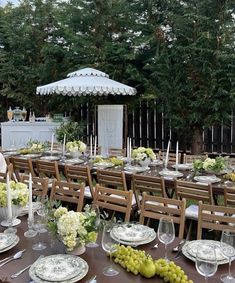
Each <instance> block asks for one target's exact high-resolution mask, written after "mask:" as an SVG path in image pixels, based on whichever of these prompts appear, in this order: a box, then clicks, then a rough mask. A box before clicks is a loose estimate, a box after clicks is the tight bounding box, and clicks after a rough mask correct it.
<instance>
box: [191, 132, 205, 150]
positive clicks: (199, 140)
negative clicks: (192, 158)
mask: <svg viewBox="0 0 235 283" xmlns="http://www.w3.org/2000/svg"><path fill="white" fill-rule="evenodd" d="M202 133H203V131H202V130H201V129H194V133H193V139H192V143H191V153H192V154H197V155H200V154H202V152H203V137H202Z"/></svg>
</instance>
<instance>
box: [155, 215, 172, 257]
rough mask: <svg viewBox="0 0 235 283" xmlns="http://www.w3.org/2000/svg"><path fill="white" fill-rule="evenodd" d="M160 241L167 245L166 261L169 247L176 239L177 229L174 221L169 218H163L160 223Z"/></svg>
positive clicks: (158, 231)
mask: <svg viewBox="0 0 235 283" xmlns="http://www.w3.org/2000/svg"><path fill="white" fill-rule="evenodd" d="M157 235H158V239H159V241H160V242H161V243H163V244H164V245H165V260H167V261H169V260H168V258H167V245H168V244H170V243H172V242H173V241H174V239H175V227H174V223H173V220H172V219H170V218H167V217H162V218H161V219H160V221H159V225H158V230H157Z"/></svg>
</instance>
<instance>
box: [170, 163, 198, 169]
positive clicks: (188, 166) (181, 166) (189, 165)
mask: <svg viewBox="0 0 235 283" xmlns="http://www.w3.org/2000/svg"><path fill="white" fill-rule="evenodd" d="M172 167H173V168H177V169H178V170H191V169H193V163H182V164H178V165H175V164H174V165H172Z"/></svg>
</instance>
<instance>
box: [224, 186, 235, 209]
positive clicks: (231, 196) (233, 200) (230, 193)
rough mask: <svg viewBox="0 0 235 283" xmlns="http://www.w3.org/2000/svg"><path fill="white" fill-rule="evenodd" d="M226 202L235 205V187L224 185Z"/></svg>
mask: <svg viewBox="0 0 235 283" xmlns="http://www.w3.org/2000/svg"><path fill="white" fill-rule="evenodd" d="M224 204H225V206H231V207H235V189H234V188H231V187H224Z"/></svg>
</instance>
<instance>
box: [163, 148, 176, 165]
mask: <svg viewBox="0 0 235 283" xmlns="http://www.w3.org/2000/svg"><path fill="white" fill-rule="evenodd" d="M159 157H160V159H161V160H165V158H166V152H162V151H159ZM178 162H179V163H181V153H180V152H179V153H178ZM175 163H176V153H173V152H169V155H168V164H169V165H174V164H175Z"/></svg>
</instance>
